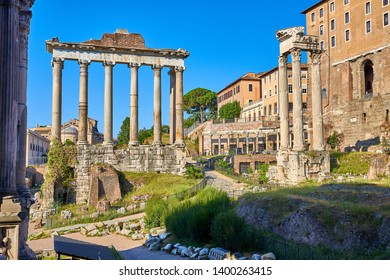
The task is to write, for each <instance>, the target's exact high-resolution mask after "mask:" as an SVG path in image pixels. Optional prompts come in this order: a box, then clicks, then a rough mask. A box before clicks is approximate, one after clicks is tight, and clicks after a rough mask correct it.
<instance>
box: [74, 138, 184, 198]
mask: <svg viewBox="0 0 390 280" xmlns="http://www.w3.org/2000/svg"><path fill="white" fill-rule="evenodd" d="M77 152H78V153H77V154H78V155H77V161H78V163H77V166H76V176H77V187H76V189H75V192H76V194H75V196H76V197H75V200H76V203H83V202H85V201H88V199H89V190H90V170H91V166H92V165H93V164H102V163H104V164H108V165H111V166H112V167H113V168H115V169H116V170H119V171H128V172H161V173H172V174H183V173H184V171H185V165H186V151H185V146H183V147H179V146H175V145H166V146H160V145H141V146H130V147H128V148H127V149H125V150H114V148H113V146H112V145H94V146H90V145H78V151H77Z"/></svg>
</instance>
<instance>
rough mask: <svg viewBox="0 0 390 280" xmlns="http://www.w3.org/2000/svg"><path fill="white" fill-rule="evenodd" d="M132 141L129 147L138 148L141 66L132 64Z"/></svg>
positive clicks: (130, 65)
mask: <svg viewBox="0 0 390 280" xmlns="http://www.w3.org/2000/svg"><path fill="white" fill-rule="evenodd" d="M129 67H130V69H131V82H130V140H129V145H131V146H137V145H139V142H138V68H139V67H140V64H138V63H130V64H129Z"/></svg>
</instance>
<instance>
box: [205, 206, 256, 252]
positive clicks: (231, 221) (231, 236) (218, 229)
mask: <svg viewBox="0 0 390 280" xmlns="http://www.w3.org/2000/svg"><path fill="white" fill-rule="evenodd" d="M246 232H247V225H246V224H245V222H244V220H243V219H242V218H240V217H238V216H237V215H236V214H235V213H234V212H233V211H228V212H222V213H219V214H218V215H217V216H216V217H215V219H214V220H213V222H212V224H211V232H210V235H211V238H212V239H213V240H214V241H215V242H216V243H217V244H218V246H221V247H223V248H226V249H229V250H235V251H240V250H245V249H246V248H247V247H248V244H247V240H248V239H247V238H246Z"/></svg>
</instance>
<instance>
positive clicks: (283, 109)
mask: <svg viewBox="0 0 390 280" xmlns="http://www.w3.org/2000/svg"><path fill="white" fill-rule="evenodd" d="M279 107H280V138H281V141H280V149H281V150H287V149H288V146H289V145H288V142H289V141H288V134H289V131H288V130H289V120H288V80H287V56H286V55H281V56H279Z"/></svg>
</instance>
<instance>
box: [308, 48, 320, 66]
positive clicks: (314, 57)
mask: <svg viewBox="0 0 390 280" xmlns="http://www.w3.org/2000/svg"><path fill="white" fill-rule="evenodd" d="M321 55H322V51H321V50H316V51H311V52H310V63H311V64H319V63H321Z"/></svg>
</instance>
